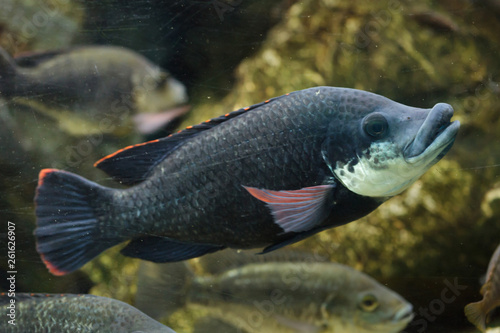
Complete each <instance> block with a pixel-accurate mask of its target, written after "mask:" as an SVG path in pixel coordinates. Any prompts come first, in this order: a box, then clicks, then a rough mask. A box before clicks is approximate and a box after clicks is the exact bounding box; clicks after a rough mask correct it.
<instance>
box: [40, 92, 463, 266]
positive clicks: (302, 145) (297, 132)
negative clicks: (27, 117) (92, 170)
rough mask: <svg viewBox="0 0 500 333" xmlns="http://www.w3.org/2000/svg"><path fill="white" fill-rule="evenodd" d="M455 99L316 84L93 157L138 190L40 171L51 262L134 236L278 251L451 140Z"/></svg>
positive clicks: (150, 253)
mask: <svg viewBox="0 0 500 333" xmlns="http://www.w3.org/2000/svg"><path fill="white" fill-rule="evenodd" d="M452 116H453V109H452V107H451V106H450V105H448V104H444V103H439V104H436V105H435V106H434V107H433V108H432V109H420V108H414V107H409V106H405V105H402V104H399V103H396V102H394V101H391V100H390V99H387V98H385V97H383V96H379V95H376V94H373V93H369V92H365V91H360V90H354V89H345V88H333V87H316V88H310V89H306V90H301V91H297V92H293V93H290V94H287V95H284V96H281V97H277V98H273V99H271V100H268V101H265V102H263V103H260V104H256V105H253V106H251V107H248V108H244V109H240V110H237V111H234V112H232V113H228V114H226V115H224V116H221V117H219V118H214V119H211V120H208V121H206V122H205V123H202V124H199V125H196V126H190V127H188V128H187V129H185V130H183V131H181V132H179V133H177V134H174V135H171V136H169V137H166V138H164V139H160V140H155V141H151V142H147V143H143V144H139V145H136V146H133V147H127V148H125V149H122V150H120V151H118V152H116V153H114V154H112V155H110V156H108V157H105V158H103V159H102V160H100V161H98V162H97V163H96V167H98V168H100V169H102V170H104V171H105V172H107V173H108V174H109V175H111V176H112V177H113V178H114V179H116V180H117V181H119V182H121V183H122V184H126V185H130V186H131V187H130V188H128V189H124V190H123V189H112V188H106V187H103V186H100V185H98V184H96V183H93V182H91V181H88V180H86V179H84V178H82V177H80V176H77V175H75V174H72V173H69V172H65V171H59V170H54V169H44V170H42V171H41V172H40V177H39V184H38V188H37V194H36V197H35V203H36V216H37V225H38V227H37V229H36V230H35V236H36V239H37V249H38V252H39V253H40V254H41V256H42V259H43V260H44V262H45V264H46V265H47V267H48V268H49V269H50V271H51V272H52V273H54V274H60V275H61V274H66V273H68V272H71V271H73V270H75V269H78V268H79V267H81V266H82V265H83V264H85V263H86V262H87V261H89V260H91V259H92V258H93V257H95V256H97V255H98V254H99V253H101V252H102V251H104V250H105V249H107V248H109V247H111V246H113V245H116V244H119V243H121V242H124V241H126V240H131V241H130V242H129V243H128V245H127V246H126V247H125V248H124V249H123V250H122V253H123V254H124V255H127V256H131V257H137V258H141V259H145V260H150V261H154V262H168V261H179V260H185V259H189V258H193V257H197V256H201V255H203V254H205V253H209V252H214V251H218V250H220V249H223V248H226V247H230V248H256V247H266V248H265V250H264V252H267V251H271V250H274V249H277V248H280V247H282V246H285V245H287V244H291V243H294V242H297V241H299V240H302V239H304V238H306V237H308V236H310V235H313V234H315V233H317V232H319V231H321V230H324V229H328V228H331V227H335V226H339V225H342V224H345V223H348V222H351V221H354V220H357V219H359V218H361V217H363V216H365V215H366V214H368V213H370V212H371V211H373V210H374V209H375V208H377V207H378V206H379V205H380V204H381V203H383V202H384V201H386V200H387V199H388V198H390V197H392V196H394V195H396V194H398V193H401V192H402V191H403V190H405V189H406V188H407V187H408V186H410V185H411V184H412V183H413V182H414V181H415V180H417V179H418V178H419V177H420V176H421V175H422V174H424V173H425V172H426V171H427V170H428V169H429V168H430V167H431V166H432V165H434V164H435V163H436V162H437V161H439V160H440V159H441V158H442V157H443V156H444V155H445V153H446V152H447V151H448V150H449V149H450V147H451V146H452V144H453V142H454V140H455V136H456V134H457V132H458V129H459V127H460V124H459V123H458V122H457V121H455V122H452V123H450V119H451V117H452Z"/></svg>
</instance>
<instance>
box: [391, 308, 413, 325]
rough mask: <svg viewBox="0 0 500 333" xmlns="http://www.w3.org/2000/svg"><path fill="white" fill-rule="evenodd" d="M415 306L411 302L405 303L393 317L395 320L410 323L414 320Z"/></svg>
mask: <svg viewBox="0 0 500 333" xmlns="http://www.w3.org/2000/svg"><path fill="white" fill-rule="evenodd" d="M413 317H414V314H413V306H412V305H411V304H409V303H408V304H405V305H404V306H403V307H402V308H401V309H399V310H398V311H397V312H396V314H395V315H394V317H393V321H394V322H397V323H399V322H404V323H406V324H407V323H409V322H410V321H412V320H413Z"/></svg>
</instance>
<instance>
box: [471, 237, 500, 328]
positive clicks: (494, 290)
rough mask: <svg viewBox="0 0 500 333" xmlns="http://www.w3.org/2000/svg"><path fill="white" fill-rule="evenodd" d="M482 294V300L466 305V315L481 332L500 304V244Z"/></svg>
mask: <svg viewBox="0 0 500 333" xmlns="http://www.w3.org/2000/svg"><path fill="white" fill-rule="evenodd" d="M481 295H483V299H482V300H481V301H479V302H475V303H470V304H467V305H466V306H465V315H466V316H467V319H468V320H469V321H470V322H471V323H472V324H474V325H475V326H476V327H477V328H478V329H479V330H480V331H481V332H485V331H486V324H487V322H488V320H489V315H490V314H491V312H492V311H493V310H494V309H495V308H497V307H499V306H500V245H499V246H498V247H497V249H496V250H495V252H494V253H493V256H492V257H491V260H490V263H489V265H488V271H487V272H486V282H485V283H484V285H483V286H482V287H481Z"/></svg>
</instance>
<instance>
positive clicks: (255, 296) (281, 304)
mask: <svg viewBox="0 0 500 333" xmlns="http://www.w3.org/2000/svg"><path fill="white" fill-rule="evenodd" d="M221 254H223V252H221ZM247 256H248V254H247ZM252 257H256V256H254V255H252ZM257 257H260V256H257ZM264 257H266V256H264ZM141 265H142V266H141V267H140V270H139V272H140V273H139V279H138V287H137V288H138V289H137V294H136V306H137V307H138V308H139V309H141V310H142V311H144V312H145V313H149V314H150V315H152V316H153V317H155V316H157V317H162V316H163V315H165V314H168V315H170V314H172V313H173V312H174V311H175V310H176V308H180V307H184V306H186V307H189V308H190V309H197V310H201V311H203V312H204V313H206V315H207V316H209V317H212V318H217V319H219V320H222V321H223V322H225V323H227V324H230V325H231V326H234V327H236V328H238V329H240V330H243V331H244V332H248V333H257V332H259V333H265V332H270V333H271V332H273V333H275V332H276V333H293V332H335V333H354V332H356V333H367V332H380V333H382V332H384V333H392V332H399V331H401V330H402V329H403V328H404V327H405V326H406V325H407V324H408V323H409V322H410V321H411V320H412V318H413V315H412V306H411V304H409V303H408V302H407V301H405V300H404V299H403V298H402V297H401V296H400V295H398V294H397V293H395V292H393V291H392V290H390V289H388V288H386V287H384V286H382V285H381V284H379V283H378V282H377V281H375V280H374V279H372V278H371V277H369V276H367V275H365V274H363V273H361V272H359V271H356V270H354V269H352V268H350V267H348V266H345V265H341V264H337V263H331V262H311V261H309V262H293V261H288V262H287V261H281V262H280V261H273V259H265V261H264V262H249V263H247V264H244V265H242V266H240V267H233V268H227V269H222V270H221V271H219V272H217V273H215V274H213V275H196V276H195V275H193V274H192V273H186V272H185V271H183V270H186V269H187V268H186V267H187V266H186V264H184V263H178V264H154V263H149V262H143V263H142V264H141ZM182 284H184V285H182ZM158 298H161V299H162V300H163V301H161V302H160V303H155V302H154V301H153V300H154V299H158ZM162 310H163V312H162Z"/></svg>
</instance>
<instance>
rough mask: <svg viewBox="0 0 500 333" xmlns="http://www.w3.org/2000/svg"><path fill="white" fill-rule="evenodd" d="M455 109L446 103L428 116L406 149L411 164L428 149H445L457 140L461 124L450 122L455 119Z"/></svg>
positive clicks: (434, 108)
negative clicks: (412, 160)
mask: <svg viewBox="0 0 500 333" xmlns="http://www.w3.org/2000/svg"><path fill="white" fill-rule="evenodd" d="M453 113H454V110H453V107H452V106H451V105H449V104H446V103H438V104H436V105H435V106H434V107H433V108H432V109H431V110H430V111H429V113H428V114H427V117H426V118H425V120H424V122H423V123H422V125H421V126H420V128H419V130H418V131H417V134H416V135H415V138H414V139H413V141H412V142H411V143H410V144H409V145H408V146H407V147H406V148H405V151H404V155H405V159H406V160H407V161H409V162H410V163H411V161H410V160H411V159H415V158H416V157H418V156H419V155H423V153H424V152H426V150H428V148H432V149H433V150H438V149H444V146H447V145H449V144H450V143H451V142H453V140H454V139H455V136H456V133H457V131H458V127H459V125H460V123H459V122H457V121H455V122H450V120H451V118H452V117H453Z"/></svg>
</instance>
